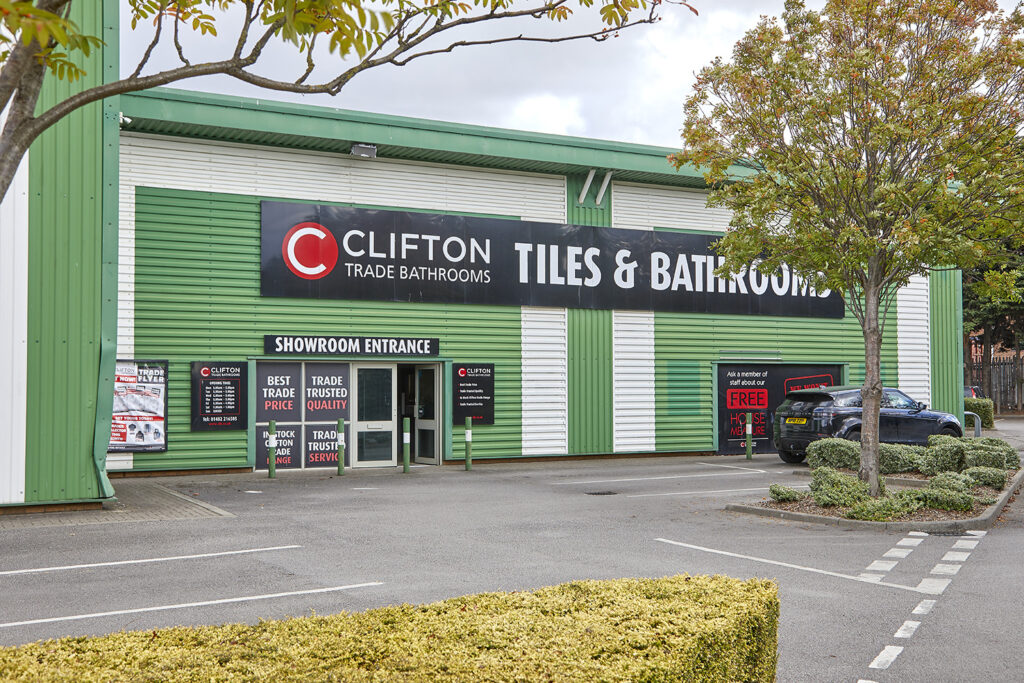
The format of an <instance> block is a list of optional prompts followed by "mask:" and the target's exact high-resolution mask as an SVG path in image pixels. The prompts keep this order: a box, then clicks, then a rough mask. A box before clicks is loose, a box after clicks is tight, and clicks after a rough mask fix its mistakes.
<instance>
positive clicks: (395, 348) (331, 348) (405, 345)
mask: <svg viewBox="0 0 1024 683" xmlns="http://www.w3.org/2000/svg"><path fill="white" fill-rule="evenodd" d="M440 348H441V341H440V339H439V338H437V337H429V338H427V337H419V338H405V337H345V336H322V335H308V334H265V335H263V353H265V354H267V355H268V356H270V355H279V354H288V353H296V354H302V355H307V356H324V355H326V356H417V357H418V356H436V355H437V354H438V353H439V351H440Z"/></svg>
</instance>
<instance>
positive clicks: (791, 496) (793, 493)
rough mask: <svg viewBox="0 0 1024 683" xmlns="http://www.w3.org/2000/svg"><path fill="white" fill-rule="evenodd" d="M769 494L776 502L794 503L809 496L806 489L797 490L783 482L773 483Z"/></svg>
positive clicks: (769, 488)
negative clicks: (784, 484)
mask: <svg viewBox="0 0 1024 683" xmlns="http://www.w3.org/2000/svg"><path fill="white" fill-rule="evenodd" d="M768 495H770V496H771V497H772V500H774V501H775V502H776V503H794V502H796V501H798V500H803V499H804V498H806V497H807V495H808V494H807V492H806V491H797V490H796V489H791V488H789V487H788V486H783V485H782V484H772V485H770V486H769V487H768Z"/></svg>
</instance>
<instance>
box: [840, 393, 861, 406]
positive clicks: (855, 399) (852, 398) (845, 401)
mask: <svg viewBox="0 0 1024 683" xmlns="http://www.w3.org/2000/svg"><path fill="white" fill-rule="evenodd" d="M836 405H837V406H840V407H843V408H860V407H861V398H860V393H856V394H848V395H846V396H843V397H841V398H837V399H836Z"/></svg>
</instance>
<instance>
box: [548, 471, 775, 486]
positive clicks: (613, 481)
mask: <svg viewBox="0 0 1024 683" xmlns="http://www.w3.org/2000/svg"><path fill="white" fill-rule="evenodd" d="M756 472H762V473H765V471H764V470H754V471H753V472H714V473H712V474H669V475H666V476H663V477H629V478H628V479H590V480H588V481H556V482H555V483H554V485H555V486H571V485H573V484H616V483H618V482H620V481H661V480H664V479H698V478H700V477H733V476H739V475H741V474H753V473H756Z"/></svg>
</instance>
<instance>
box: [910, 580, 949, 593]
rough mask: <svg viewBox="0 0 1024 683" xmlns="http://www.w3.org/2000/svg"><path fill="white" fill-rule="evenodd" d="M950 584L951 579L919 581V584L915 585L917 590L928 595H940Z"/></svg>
mask: <svg viewBox="0 0 1024 683" xmlns="http://www.w3.org/2000/svg"><path fill="white" fill-rule="evenodd" d="M952 582H953V580H952V579H921V582H920V583H919V584H917V590H918V592H920V593H927V594H928V595H942V591H944V590H946V588H947V587H948V586H949V584H951V583H952Z"/></svg>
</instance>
